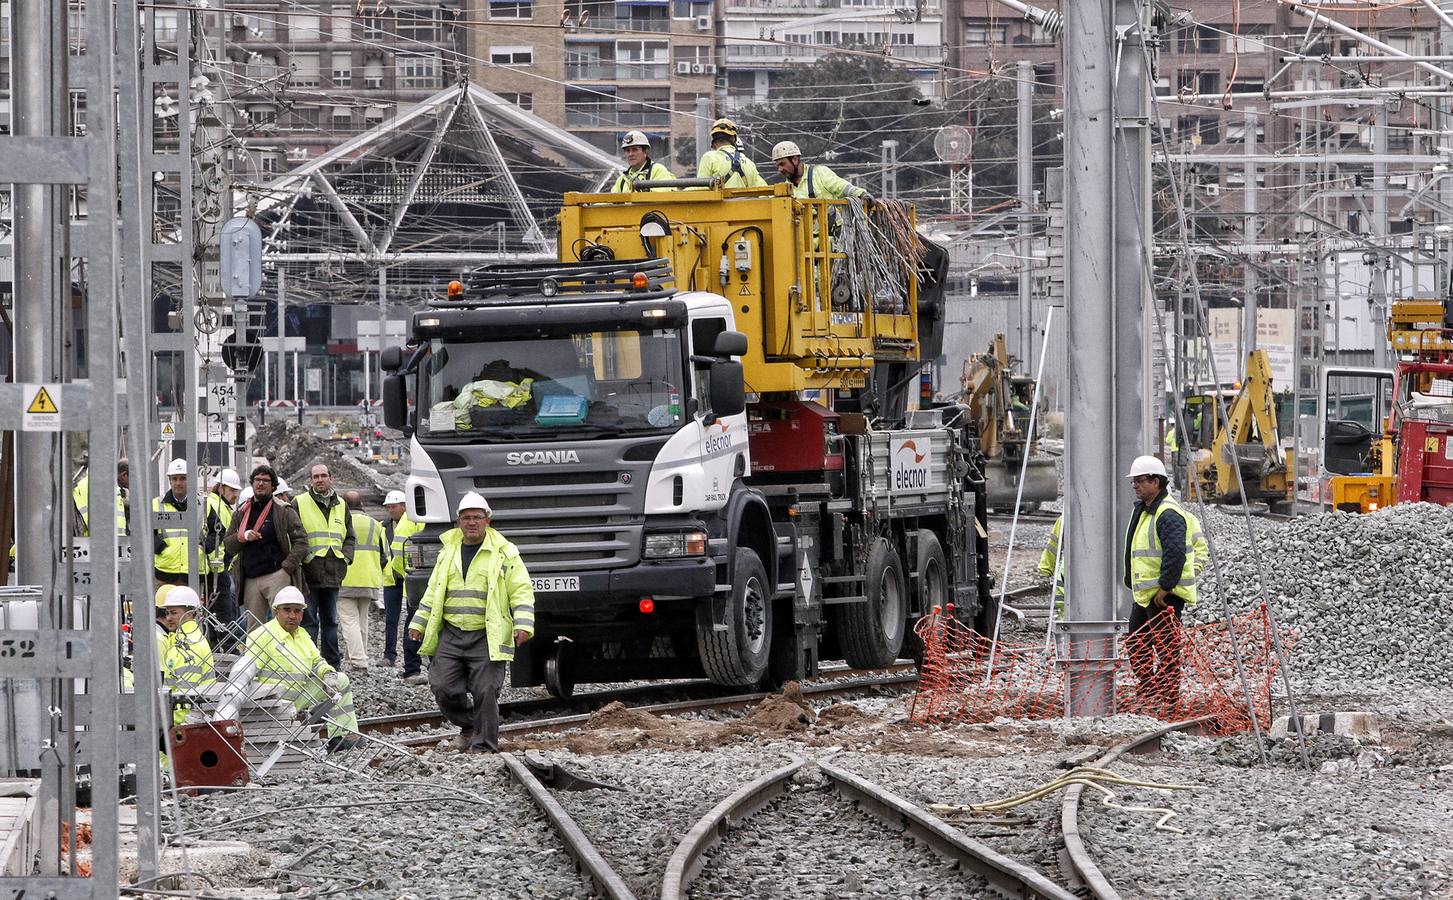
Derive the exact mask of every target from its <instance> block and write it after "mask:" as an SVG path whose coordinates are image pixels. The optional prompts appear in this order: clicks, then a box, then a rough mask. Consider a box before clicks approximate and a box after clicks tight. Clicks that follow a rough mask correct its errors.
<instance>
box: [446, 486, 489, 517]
mask: <svg viewBox="0 0 1453 900" xmlns="http://www.w3.org/2000/svg"><path fill="white" fill-rule="evenodd" d="M466 509H482V510H484V514H485V515H486V516H492V515H494V510H492V509H490V508H489V501H487V500H485V499H484V498H483V497H481V496H480V495H479V493H478V492H476V491H470V492H469V493H467V494H465V495H464V496H463V497H460V498H459V506H458V507H457V508H455V510H454V514H455V515H456V516H457V515H459V514H460V513H462V512H464V511H465V510H466Z"/></svg>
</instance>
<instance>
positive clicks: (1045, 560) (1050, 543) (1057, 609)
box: [1039, 513, 1065, 619]
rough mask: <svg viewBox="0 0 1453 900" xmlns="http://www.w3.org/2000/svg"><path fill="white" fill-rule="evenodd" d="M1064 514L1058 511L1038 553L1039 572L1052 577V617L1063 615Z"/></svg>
mask: <svg viewBox="0 0 1453 900" xmlns="http://www.w3.org/2000/svg"><path fill="white" fill-rule="evenodd" d="M1064 524H1065V516H1064V513H1060V515H1059V518H1057V519H1055V520H1054V527H1052V528H1050V530H1049V540H1047V541H1045V542H1044V552H1043V553H1041V554H1039V574H1041V575H1043V576H1044V577H1045V578H1053V579H1054V617H1055V618H1056V619H1063V618H1064V617H1065V563H1064V557H1063V556H1062V554H1063V553H1064V550H1063V549H1062V548H1061V546H1060V535H1061V533H1062V532H1063V530H1064Z"/></svg>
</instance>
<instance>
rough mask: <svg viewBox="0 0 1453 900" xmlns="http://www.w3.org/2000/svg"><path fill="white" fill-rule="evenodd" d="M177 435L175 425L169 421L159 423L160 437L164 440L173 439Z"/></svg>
mask: <svg viewBox="0 0 1453 900" xmlns="http://www.w3.org/2000/svg"><path fill="white" fill-rule="evenodd" d="M176 436H177V426H175V425H173V424H172V423H170V422H163V423H161V439H162V440H164V441H170V440H174V439H175V438H176Z"/></svg>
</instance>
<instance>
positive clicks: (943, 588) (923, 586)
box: [899, 528, 953, 669]
mask: <svg viewBox="0 0 1453 900" xmlns="http://www.w3.org/2000/svg"><path fill="white" fill-rule="evenodd" d="M917 572H918V611H919V614H920V615H928V614H929V613H930V612H932V611H933V608H934V607H935V606H937V607H939V608H940V609H942V608H943V607H944V606H945V605H947V604H948V603H951V602H952V601H953V598H952V597H950V596H949V585H948V558H947V557H945V556H944V554H943V544H941V543H939V540H938V535H936V534H934V533H933V532H932V531H929V530H928V529H927V528H924V529H921V530H920V531H919V532H918V569H917ZM899 652H900V653H901V654H903V655H904V656H906V657H908V658H909V659H911V660H913V664H914V665H915V666H917V667H918V668H920V669H922V668H923V641H922V640H920V639H919V637H918V633H917V632H915V631H914V630H913V629H912V628H908V629H906V630H905V631H904V632H903V649H902V650H900V651H899Z"/></svg>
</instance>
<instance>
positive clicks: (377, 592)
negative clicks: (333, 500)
mask: <svg viewBox="0 0 1453 900" xmlns="http://www.w3.org/2000/svg"><path fill="white" fill-rule="evenodd" d="M343 499H344V500H345V501H346V502H347V503H348V513H349V518H350V519H351V520H352V525H353V533H354V534H355V535H357V536H358V542H357V544H356V545H355V547H354V549H353V562H351V563H349V564H348V571H347V572H345V573H344V574H343V586H342V588H341V589H340V590H339V591H338V622H339V625H340V626H341V628H342V632H343V649H344V650H345V651H346V652H347V654H348V670H349V671H355V670H367V669H368V608H369V607H370V606H372V605H373V604H374V602H375V601H377V602H382V599H383V586H384V584H385V578H384V571H385V569H386V568H387V567H388V564H389V558H388V538H387V536H386V535H385V534H384V530H383V525H382V524H380V523H379V521H378V520H377V519H374V518H373V517H372V516H367V515H364V513H363V495H362V494H360V493H358V491H349V492H348V493H347V494H344V495H343Z"/></svg>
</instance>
